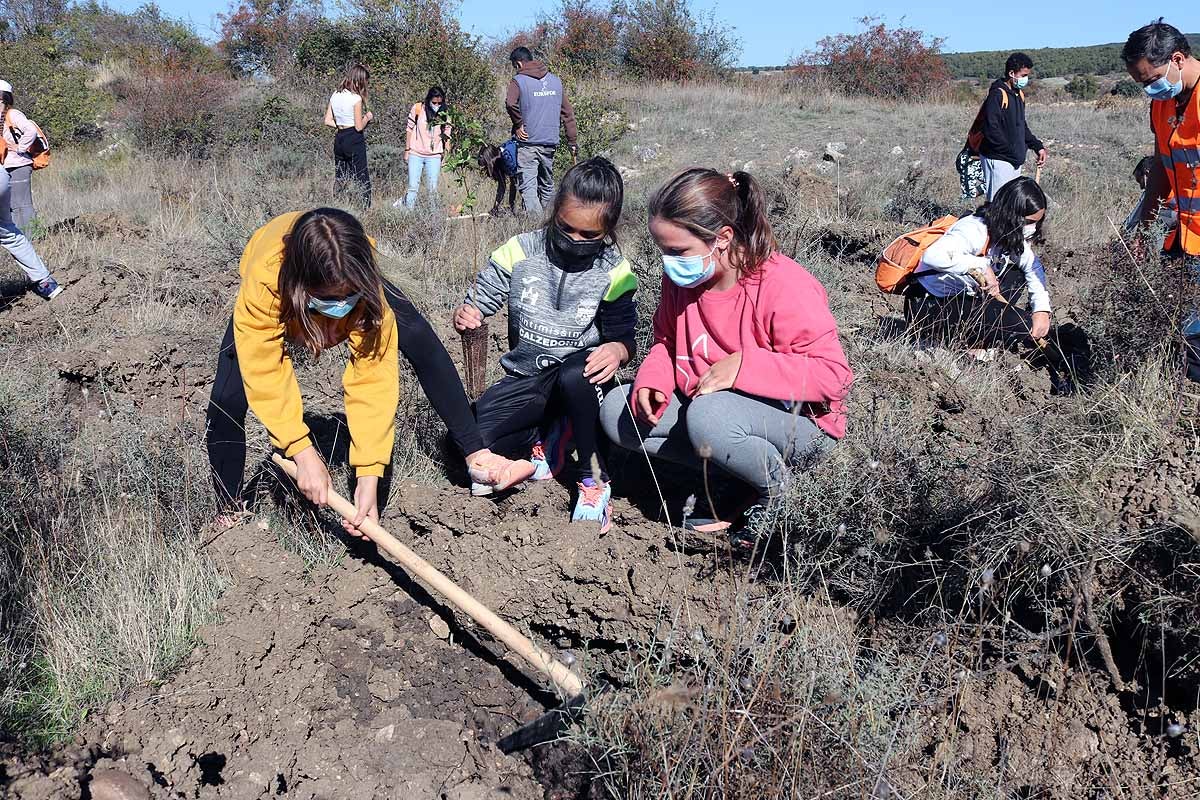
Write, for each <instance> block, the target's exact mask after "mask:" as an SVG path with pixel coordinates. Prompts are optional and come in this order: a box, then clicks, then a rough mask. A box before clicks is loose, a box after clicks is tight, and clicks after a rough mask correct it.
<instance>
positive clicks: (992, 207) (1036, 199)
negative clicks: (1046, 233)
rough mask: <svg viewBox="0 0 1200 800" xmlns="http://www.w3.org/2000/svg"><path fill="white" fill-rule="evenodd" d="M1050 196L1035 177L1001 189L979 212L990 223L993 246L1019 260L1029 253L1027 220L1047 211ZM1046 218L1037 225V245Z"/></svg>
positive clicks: (1020, 179)
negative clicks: (1047, 195) (1025, 230)
mask: <svg viewBox="0 0 1200 800" xmlns="http://www.w3.org/2000/svg"><path fill="white" fill-rule="evenodd" d="M1046 205H1047V204H1046V193H1045V192H1043V191H1042V187H1041V186H1038V183H1037V181H1035V180H1034V179H1033V178H1024V177H1022V178H1017V179H1016V180H1012V181H1009V182H1008V183H1006V184H1004V186H1002V187H1000V191H998V192H996V196H995V197H994V198H992V202H990V203H988V204H986V205H984V206H983V207H982V208H980V209H979V210H978V211H976V212H975V216H977V217H979V218H980V219H982V220H983V221H984V223H986V224H987V229H988V240H989V241H990V242H991V246H992V247H995V248H997V249H998V251H999V252H1000V253H1002V254H1004V255H1007V256H1010V257H1011V258H1016V259H1019V258H1020V257H1021V255H1022V254H1024V252H1025V234H1024V232H1023V231H1022V228H1024V227H1025V218H1026V217H1028V216H1030V215H1031V214H1036V213H1037V212H1039V211H1041V210H1043V209H1044V208H1046ZM1045 224H1046V217H1045V216H1044V215H1043V216H1042V219H1041V221H1040V222H1038V224H1037V233H1035V234H1034V236H1033V240H1034V241H1035V242H1040V241H1042V231H1043V226H1044V225H1045Z"/></svg>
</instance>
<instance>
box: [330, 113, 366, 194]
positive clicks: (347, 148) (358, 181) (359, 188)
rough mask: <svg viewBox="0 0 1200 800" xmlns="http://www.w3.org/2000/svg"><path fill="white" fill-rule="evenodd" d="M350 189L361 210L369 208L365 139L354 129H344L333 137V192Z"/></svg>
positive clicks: (362, 134)
mask: <svg viewBox="0 0 1200 800" xmlns="http://www.w3.org/2000/svg"><path fill="white" fill-rule="evenodd" d="M350 183H353V184H354V185H353V186H351V187H350V188H351V189H353V190H354V192H355V193H356V194H357V196H358V202H359V203H361V204H362V206H363V208H370V207H371V173H370V172H368V171H367V137H366V135H365V134H364V133H363V132H362V131H360V130H356V129H354V128H344V129H343V130H340V131H338V132H337V134H336V135H335V136H334V137H333V191H334V193H335V194H340V193H341V192H342V191H343V190H345V189H346V188H347V184H350Z"/></svg>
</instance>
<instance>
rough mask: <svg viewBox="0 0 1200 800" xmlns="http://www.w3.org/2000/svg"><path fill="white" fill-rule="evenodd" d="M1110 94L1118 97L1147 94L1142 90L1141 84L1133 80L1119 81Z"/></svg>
mask: <svg viewBox="0 0 1200 800" xmlns="http://www.w3.org/2000/svg"><path fill="white" fill-rule="evenodd" d="M1109 94H1113V95H1116V96H1117V97H1141V96H1142V95H1143V94H1145V93H1144V92H1143V91H1142V87H1141V85H1139V84H1138V83H1136V82H1134V81H1131V80H1123V81H1117V85H1116V86H1114V87H1113V88H1112V91H1110V92H1109Z"/></svg>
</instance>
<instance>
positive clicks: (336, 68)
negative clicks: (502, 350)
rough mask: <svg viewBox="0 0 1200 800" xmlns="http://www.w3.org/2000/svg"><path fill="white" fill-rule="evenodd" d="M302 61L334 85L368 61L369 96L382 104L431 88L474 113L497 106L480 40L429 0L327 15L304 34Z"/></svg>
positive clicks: (406, 100) (400, 102) (399, 102)
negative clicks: (351, 68)
mask: <svg viewBox="0 0 1200 800" xmlns="http://www.w3.org/2000/svg"><path fill="white" fill-rule="evenodd" d="M296 61H297V64H298V66H299V67H300V68H301V69H303V70H306V71H308V72H309V73H311V74H315V75H316V76H319V77H321V78H323V79H324V80H326V81H327V82H328V83H329V84H336V83H337V81H338V80H339V79H340V77H341V74H342V71H343V70H344V69H345V67H346V65H347V64H351V63H354V62H362V63H363V64H366V65H367V66H368V67H369V68H370V70H371V101H372V102H373V103H374V104H375V105H376V106H377V107H379V108H385V107H393V106H398V107H401V108H406V107H407V106H408V105H409V104H411V103H414V102H416V101H417V100H420V99H421V98H423V97H424V96H425V91H426V90H427V89H428V88H429V87H430V86H433V85H438V86H441V87H443V89H444V90H445V91H446V93H447V100H448V101H449V102H450V103H452V104H453V105H454V106H456V107H457V108H459V109H460V110H463V111H466V112H468V113H470V114H474V115H479V114H482V113H484V112H485V110H486V109H489V108H490V107H491V106H492V105H494V103H495V97H494V94H495V76H494V75H493V74H492V71H491V69H490V68H489V66H488V63H487V61H486V60H485V58H484V57H483V54H482V52H481V50H480V49H479V46H478V42H477V41H476V40H475V39H474V38H472V37H471V36H470V35H468V34H467V33H465V32H464V31H463V30H462V29H461V28H460V27H459V25H458V22H457V20H455V19H453V18H452V17H449V16H447V15H446V13H445V12H444V11H443V10H442V8H441V6H440V5H438V4H436V3H433V2H431V0H400V2H399V3H397V4H395V5H394V6H392V7H391V8H389V9H388V10H386V11H380V10H369V11H364V12H358V13H352V14H350V15H348V16H343V17H339V18H338V19H336V20H334V19H321V20H319V21H318V22H317V23H316V24H315V25H313V27H312V28H311V30H309V31H308V32H307V33H306V34H305V35H304V36H303V37H302V38H301V40H300V42H299V44H298V46H297V49H296ZM395 133H401V131H397V132H395ZM401 135H402V133H401Z"/></svg>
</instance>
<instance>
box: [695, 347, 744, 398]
mask: <svg viewBox="0 0 1200 800" xmlns="http://www.w3.org/2000/svg"><path fill="white" fill-rule="evenodd" d="M741 369H742V354H741V353H734V354H733V355H731V356H725V357H724V358H722V359H721V360H720V361H718V362H717V363H715V364H713V365H712V366H711V367H709V368H708V372H706V373H704V377H702V378H701V379H700V382H699V383H698V384H696V396H697V397H700V396H701V395H706V394H712V393H713V392H720V391H723V390H725V389H732V388H733V383H734V381H736V380H737V376H738V373H739V372H740V371H741Z"/></svg>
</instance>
